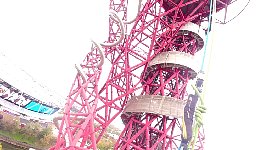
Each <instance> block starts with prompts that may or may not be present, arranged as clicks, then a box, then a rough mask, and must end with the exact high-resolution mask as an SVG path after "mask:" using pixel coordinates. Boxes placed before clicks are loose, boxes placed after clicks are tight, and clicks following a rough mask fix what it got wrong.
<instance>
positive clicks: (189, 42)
mask: <svg viewBox="0 0 268 150" xmlns="http://www.w3.org/2000/svg"><path fill="white" fill-rule="evenodd" d="M137 3H138V6H136V7H137V10H138V11H137V12H138V13H136V14H137V15H136V16H135V17H134V18H130V20H129V17H127V8H128V7H130V6H128V0H110V9H111V11H110V20H109V38H108V40H107V42H105V43H100V44H98V43H95V42H94V41H93V43H94V45H93V48H92V51H91V52H89V53H88V55H87V56H86V58H85V60H84V61H83V63H82V64H79V65H76V66H75V68H76V69H77V71H78V73H77V76H76V78H75V81H74V84H73V86H72V88H71V90H70V94H69V96H68V98H67V102H66V105H65V109H64V114H63V116H60V117H58V118H55V123H56V125H57V126H58V129H59V135H58V139H57V143H56V145H55V146H54V147H53V148H51V149H57V150H58V149H71V150H72V149H97V147H96V143H97V142H98V141H99V140H100V139H101V137H102V135H103V134H104V132H105V129H106V128H107V126H108V125H109V124H110V123H111V122H112V121H113V120H114V119H115V118H116V117H118V116H119V115H120V114H121V118H122V121H123V123H124V124H125V128H124V129H123V131H122V133H121V135H120V137H119V139H118V141H117V143H116V145H115V149H140V150H142V149H146V150H149V149H159V150H160V149H161V150H162V149H178V147H179V145H180V142H181V134H182V131H181V129H182V116H183V111H184V106H185V104H186V101H187V99H188V95H187V91H186V87H187V85H188V82H189V80H193V79H195V78H196V76H197V73H198V71H199V67H200V63H198V61H197V59H196V56H195V54H196V53H197V52H198V51H200V50H201V49H202V48H203V47H204V45H205V36H206V34H208V32H209V31H210V30H209V28H208V29H204V28H202V23H204V22H206V23H207V22H208V20H210V19H211V16H212V15H211V13H212V10H213V9H214V10H215V11H219V10H221V9H223V8H226V7H227V6H228V5H229V4H230V3H231V0H217V1H216V0H215V1H213V0H147V1H144V2H141V0H139V2H137ZM213 5H214V7H212V6H213ZM215 6H216V9H215ZM133 7H134V6H133ZM119 16H120V17H119ZM128 33H129V34H128ZM104 60H105V62H106V63H109V64H111V68H105V66H103V63H104ZM108 69H110V70H108ZM102 70H105V72H107V71H109V74H108V76H107V77H106V79H105V81H106V82H105V84H104V85H99V80H100V75H101V72H102ZM73 108H76V109H77V111H73ZM58 121H60V123H59V124H58ZM203 136H204V135H203V134H202V133H201V132H200V134H199V140H197V141H198V143H194V145H195V149H203V140H204V137H203Z"/></svg>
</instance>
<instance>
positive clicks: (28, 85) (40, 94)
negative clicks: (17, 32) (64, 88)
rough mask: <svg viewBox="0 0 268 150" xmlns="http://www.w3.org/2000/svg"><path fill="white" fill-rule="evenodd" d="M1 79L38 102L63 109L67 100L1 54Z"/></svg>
mask: <svg viewBox="0 0 268 150" xmlns="http://www.w3.org/2000/svg"><path fill="white" fill-rule="evenodd" d="M0 79H2V80H4V81H5V82H7V83H9V84H10V85H11V86H13V87H15V88H17V89H19V90H20V91H22V92H23V93H26V94H28V95H30V96H32V97H34V98H36V99H37V100H39V101H41V102H43V103H46V104H48V105H52V106H58V107H60V108H62V106H63V105H64V101H65V98H64V97H62V96H60V95H59V94H57V93H56V92H55V91H53V90H51V89H49V88H48V87H46V86H44V85H42V84H40V83H39V82H37V81H36V80H34V79H33V77H32V76H30V75H29V74H28V73H27V72H25V71H24V70H23V69H21V68H19V67H18V66H17V65H15V64H13V62H12V60H11V59H9V58H7V57H6V56H5V55H4V54H3V53H1V52H0Z"/></svg>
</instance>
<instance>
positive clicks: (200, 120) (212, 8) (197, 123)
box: [188, 0, 216, 150]
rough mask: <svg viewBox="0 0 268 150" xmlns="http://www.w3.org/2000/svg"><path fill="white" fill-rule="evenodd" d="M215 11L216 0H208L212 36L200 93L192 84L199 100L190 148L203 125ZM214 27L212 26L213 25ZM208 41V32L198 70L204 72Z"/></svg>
mask: <svg viewBox="0 0 268 150" xmlns="http://www.w3.org/2000/svg"><path fill="white" fill-rule="evenodd" d="M215 13H216V0H210V13H209V22H208V31H210V33H211V35H212V38H211V43H210V48H209V49H210V52H209V58H208V67H207V68H206V72H205V73H206V74H205V78H204V82H203V85H204V86H203V92H202V95H201V94H200V93H199V91H198V90H197V88H196V87H195V86H194V85H192V87H193V89H194V91H195V93H197V95H198V97H199V99H200V102H199V103H198V106H197V108H196V110H195V125H194V126H193V131H194V136H193V138H192V142H191V144H189V147H190V146H192V147H191V149H192V150H194V148H195V143H196V139H197V136H198V133H199V128H200V127H201V126H202V125H203V115H202V114H203V113H205V112H206V108H205V106H204V94H205V91H206V89H207V82H208V72H209V67H210V62H211V53H212V45H213V37H214V30H210V29H211V25H213V24H214V23H215V17H213V18H212V16H213V15H214V14H215ZM213 27H214V26H213ZM208 42H209V38H208V33H207V35H206V43H205V50H204V55H203V60H202V64H201V71H200V72H204V64H205V63H204V62H205V57H206V51H207V46H208ZM189 147H188V148H189Z"/></svg>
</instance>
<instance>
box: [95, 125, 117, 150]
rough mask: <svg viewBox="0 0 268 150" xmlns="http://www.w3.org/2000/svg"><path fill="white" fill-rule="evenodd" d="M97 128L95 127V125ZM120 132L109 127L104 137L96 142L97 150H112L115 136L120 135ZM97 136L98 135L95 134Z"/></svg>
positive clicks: (111, 126)
mask: <svg viewBox="0 0 268 150" xmlns="http://www.w3.org/2000/svg"><path fill="white" fill-rule="evenodd" d="M95 126H97V125H95ZM120 132H121V131H120V130H119V129H118V128H116V127H115V126H113V125H110V126H109V127H108V128H107V130H106V132H105V133H104V135H103V136H102V138H101V140H100V141H99V142H98V144H97V147H98V149H99V150H112V149H113V148H114V145H115V143H116V139H115V137H114V135H115V136H119V135H120ZM97 136H98V133H97Z"/></svg>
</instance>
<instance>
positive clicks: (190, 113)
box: [181, 78, 203, 150]
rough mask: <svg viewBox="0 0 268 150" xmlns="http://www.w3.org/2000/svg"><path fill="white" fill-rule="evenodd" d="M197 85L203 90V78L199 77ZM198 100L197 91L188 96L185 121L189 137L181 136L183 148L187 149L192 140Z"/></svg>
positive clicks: (200, 90)
mask: <svg viewBox="0 0 268 150" xmlns="http://www.w3.org/2000/svg"><path fill="white" fill-rule="evenodd" d="M195 86H196V87H197V89H198V91H199V92H200V93H201V92H202V87H203V79H200V78H198V79H197V81H196V84H195ZM197 101H198V95H197V93H195V94H194V95H193V94H190V95H189V96H188V101H187V104H186V105H185V107H184V123H185V127H186V132H187V137H186V138H184V137H183V136H181V138H182V140H181V148H183V150H187V148H188V143H189V142H190V141H191V139H192V136H193V121H194V113H195V107H196V104H197Z"/></svg>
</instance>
